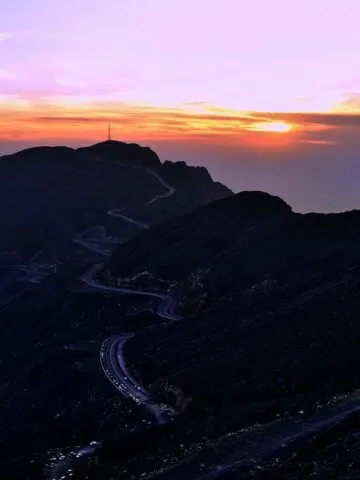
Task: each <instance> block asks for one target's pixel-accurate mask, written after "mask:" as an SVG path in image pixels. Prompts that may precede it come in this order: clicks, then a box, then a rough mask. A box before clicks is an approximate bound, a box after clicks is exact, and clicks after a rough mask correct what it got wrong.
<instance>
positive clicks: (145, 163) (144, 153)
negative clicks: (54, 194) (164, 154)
mask: <svg viewBox="0 0 360 480" xmlns="http://www.w3.org/2000/svg"><path fill="white" fill-rule="evenodd" d="M77 151H78V152H79V153H83V154H86V155H92V156H94V157H98V159H103V160H110V161H118V162H122V163H125V164H128V165H136V166H140V167H146V168H153V169H156V168H158V167H161V162H160V159H159V157H158V156H157V155H156V153H155V152H154V151H153V150H151V149H150V148H149V147H142V146H140V145H137V144H136V143H125V142H118V141H115V140H108V141H106V142H101V143H97V144H95V145H92V146H90V147H83V148H79V149H78V150H77Z"/></svg>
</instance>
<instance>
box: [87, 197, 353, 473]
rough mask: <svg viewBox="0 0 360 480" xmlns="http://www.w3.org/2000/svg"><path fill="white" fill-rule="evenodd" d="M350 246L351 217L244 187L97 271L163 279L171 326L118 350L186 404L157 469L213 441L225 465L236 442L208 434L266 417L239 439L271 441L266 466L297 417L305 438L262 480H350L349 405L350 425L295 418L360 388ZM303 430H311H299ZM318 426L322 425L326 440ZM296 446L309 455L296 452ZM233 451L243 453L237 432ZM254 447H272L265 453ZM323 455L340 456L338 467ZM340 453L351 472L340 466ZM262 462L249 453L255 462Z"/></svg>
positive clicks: (162, 445) (192, 466)
mask: <svg viewBox="0 0 360 480" xmlns="http://www.w3.org/2000/svg"><path fill="white" fill-rule="evenodd" d="M359 241H360V212H358V211H353V212H347V213H343V214H334V215H321V214H308V215H300V214H295V213H293V212H292V211H291V209H290V207H288V206H287V205H286V204H285V203H284V202H283V201H282V200H281V199H278V198H276V197H271V196H269V195H267V194H263V193H260V192H244V193H241V194H239V195H236V196H234V197H232V198H229V199H225V200H220V201H217V202H215V203H213V204H211V205H209V206H206V207H204V208H201V209H199V210H197V211H195V212H193V213H190V214H188V215H186V216H184V217H182V218H181V219H178V220H174V221H172V222H168V223H166V224H163V225H161V226H159V227H156V228H154V229H152V230H150V231H148V232H144V233H143V234H141V235H139V236H138V237H136V238H135V239H134V240H133V241H132V242H130V243H129V244H127V245H124V246H122V247H120V249H119V251H118V253H117V255H116V257H114V258H113V259H112V260H111V261H110V262H109V264H108V265H109V268H111V269H112V271H113V273H114V276H115V277H117V278H124V277H127V278H128V277H131V276H133V275H135V274H137V273H139V272H143V271H149V272H150V273H151V274H153V276H154V277H155V278H161V279H163V280H164V279H167V280H168V285H169V286H170V288H172V289H174V290H175V291H177V293H178V295H179V296H180V297H181V311H182V313H183V314H184V316H185V318H184V320H183V321H182V322H179V323H175V324H173V325H171V326H168V327H167V328H166V329H163V330H162V331H160V332H159V331H153V332H152V331H147V332H146V333H144V334H142V333H141V332H140V333H139V334H138V335H137V336H136V338H135V339H134V340H133V342H132V343H131V344H127V345H126V346H125V353H126V356H127V358H128V359H129V361H130V362H132V363H134V364H135V366H136V370H137V371H138V372H141V378H142V381H143V382H144V384H145V385H146V386H149V387H150V388H154V389H155V390H156V391H157V392H159V391H160V392H163V395H164V398H167V399H168V398H169V395H170V394H169V393H166V392H174V391H176V392H181V396H182V397H183V398H190V399H191V401H190V402H189V403H188V404H187V407H186V408H185V410H184V411H183V413H182V416H181V420H179V424H178V425H177V430H176V439H175V437H171V436H170V437H168V438H167V440H166V441H165V440H164V441H163V442H161V440H159V439H157V442H158V448H159V449H162V451H163V453H164V455H165V454H166V455H167V456H168V457H167V458H168V460H167V461H168V462H171V457H172V458H173V459H174V458H177V459H178V458H179V457H182V454H181V448H180V447H179V444H180V443H181V444H182V445H186V449H190V450H191V448H190V447H189V446H191V445H192V446H193V448H195V445H196V446H197V447H196V448H203V447H204V446H205V445H209V444H211V443H212V442H215V444H216V448H215V452H217V460H216V461H217V462H218V463H217V464H218V465H222V463H221V462H223V463H224V465H226V462H227V460H226V458H227V457H226V454H229V455H230V453H229V452H231V455H230V457H231V458H232V462H234V461H235V463H236V455H238V454H239V453H241V452H244V448H245V447H244V443H241V442H240V440H239V442H240V443H239V444H238V445H236V443H235V444H234V443H233V444H232V445H231V448H230V447H229V446H226V447H225V444H226V442H225V440H224V441H221V438H224V437H223V436H224V435H226V434H228V433H230V432H232V433H234V432H238V431H239V430H240V429H241V428H244V427H249V426H252V425H255V424H258V423H261V424H265V425H267V424H268V422H271V421H275V420H277V421H279V424H276V425H278V426H277V427H276V428H275V430H274V429H272V430H271V431H270V433H269V432H267V430H266V429H265V431H264V432H263V434H262V435H260V436H259V435H258V437H259V438H260V440H259V438H258V437H256V438H255V437H254V438H251V437H249V441H250V442H251V441H253V442H255V443H254V444H255V445H256V442H257V441H259V442H260V444H261V442H264V441H265V440H266V441H267V442H270V443H269V445H271V442H272V441H273V443H272V446H273V447H274V445H275V447H274V449H273V450H274V452H273V456H272V457H271V455H270V454H269V457H270V460H268V461H269V462H270V463H271V460H275V458H276V457H278V456H281V455H282V452H283V447H284V446H286V445H288V444H289V446H288V450H286V451H284V452H285V453H286V454H288V458H291V455H292V454H293V453H294V452H296V451H297V450H296V449H297V448H299V445H298V443H299V442H296V441H295V439H299V437H298V436H296V435H295V437H294V436H292V435H294V434H293V433H290V432H293V431H294V430H293V429H294V428H295V426H296V425H298V427H296V428H298V430H299V431H301V429H302V428H303V427H301V425H302V422H303V425H304V427H305V426H306V427H307V430H308V431H310V433H309V435H308V437H309V438H308V437H306V436H303V437H301V439H302V440H304V442H305V446H304V445H302V444H301V448H304V449H305V450H303V451H302V452H299V455H300V453H301V455H302V457H301V458H302V460H301V461H300V460H299V461H298V462H297V460H296V457H294V458H293V459H292V460H291V461H289V462H290V463H288V462H285V463H283V464H281V468H282V469H283V470H281V468H280V466H279V465H278V464H277V466H276V468H275V467H271V468H270V467H269V469H268V470H266V472H265V473H263V475H264V476H263V477H262V478H270V474H271V475H272V473H271V472H273V469H274V468H275V471H274V472H275V473H273V475H274V477H271V478H279V477H278V476H277V475H279V474H280V473H279V471H280V472H282V473H281V474H282V475H285V471H286V472H287V473H289V475H290V474H292V475H293V474H295V475H299V476H298V477H296V478H300V474H303V475H305V477H304V478H307V477H306V475H308V474H310V473H313V472H314V471H315V472H316V471H317V469H318V471H317V473H319V472H320V473H321V472H322V474H323V475H325V473H326V472H328V470H327V469H328V468H330V470H329V471H331V472H332V473H331V474H332V475H333V476H332V477H331V478H344V476H343V475H345V473H346V472H347V470H349V469H350V470H352V471H353V472H358V474H359V471H360V464H359V462H358V460H356V462H355V461H354V455H352V454H351V448H350V447H349V448H348V447H346V449H345V450H344V448H343V442H345V444H346V445H348V443H346V442H350V440H349V438H348V437H349V436H350V437H351V438H353V445H358V441H357V440H356V438H357V437H354V436H353V435H354V433H356V432H358V430H357V427H356V425H359V418H358V417H357V413H356V409H357V408H359V406H360V404H359V401H358V400H357V402H358V403H357V404H356V405H357V407H355V413H353V414H352V417H351V421H350V420H343V419H342V417H341V422H342V423H340V425H338V424H339V422H340V420H339V418H340V417H337V416H336V414H335V413H331V412H329V413H324V415H325V416H329V418H330V420H329V424H328V423H326V422H323V421H321V422H318V423H316V420H308V418H309V416H310V414H314V413H315V412H317V411H318V409H319V408H320V409H321V408H322V407H323V406H325V405H327V404H328V403H329V402H330V403H331V402H333V401H334V399H335V398H338V397H339V396H341V395H345V396H346V395H348V394H350V393H353V392H355V391H356V389H357V388H359V385H360V381H359V377H358V371H357V370H358V368H357V367H358V364H359V360H360V354H359V342H360V324H359V313H360V296H359V291H360V249H359ZM137 281H138V280H137ZM170 397H171V395H170ZM355 402H356V400H355ZM326 408H329V407H326ZM342 408H344V409H345V410H346V408H347V407H345V406H343V407H342ZM352 408H354V405H353V404H352ZM299 412H300V413H299ZM335 412H337V410H335ZM337 413H338V412H337ZM288 417H290V420H287V422H288V423H284V422H285V420H284V419H285V418H288ZM345 417H346V415H345ZM292 418H293V419H292ZM332 418H333V422H332ZM344 422H345V423H344ZM349 422H350V424H351V429H350V428H349ZM325 424H326V429H325V427H324V425H325ZM269 425H270V424H269ZM309 425H310V427H311V425H315V427H314V429H313V430H311V428H310V430H309ZM317 425H320V426H319V430H321V431H320V432H317V428H318V427H317ZM264 428H265V427H264ZM269 428H270V427H269ZM324 429H325V430H326V432H327V431H328V430H329V429H330V433H329V435H328V436H327V435H326V434H325V433H324V431H323V430H324ZM279 432H280V433H279ZM281 432H282V433H281ZM236 435H238V434H236ZM239 435H240V434H239ZM244 435H245V434H244ZM271 435H273V437H271ZM281 435H282V436H281ZM356 435H358V434H357V433H356ZM169 438H172V440H170V441H169ZM315 438H316V439H317V438H319V441H318V443H317V442H316V441H315ZM344 438H345V440H341V439H344ZM272 439H273V440H272ZM274 439H277V443H276V442H275V440H274ZM309 440H311V441H312V442H313V443H312V444H311V445H313V447H310V446H309V445H308V443H306V442H308V441H309ZM209 442H210V443H209ZM217 442H218V443H217ZM242 442H245V445H247V443H246V437H245V438H244V439H243V440H242ZM168 443H169V445H168ZM329 444H332V445H333V447H332V448H333V450H332V453H329V452H328V450H327V447H328V446H329ZM261 445H262V444H261ZM276 445H277V447H276ZM350 445H351V442H350ZM147 448H148V451H147V449H146V448H145V452H144V453H143V455H144V458H148V457H149V456H151V455H154V451H156V444H155V445H154V443H152V444H151V449H150V450H149V448H150V447H147ZM184 448H185V447H184ZM262 448H263V451H266V452H269V451H270V450H271V449H270V448H269V446H268V445H267V448H265V446H264V445H262ZM354 448H355V447H354ZM222 449H223V451H222ZM171 451H173V452H174V451H176V454H175V453H173V454H172V453H171ZM211 451H212V454H210V453H209V452H208V454H207V455H206V454H205V453H204V454H203V456H202V457H201V456H200V457H199V458H198V459H197V457H196V458H195V459H193V460H192V461H191V462H190V463H185V467H179V474H178V476H176V475H177V474H176V472H177V470H176V469H175V470H174V471H172V472H171V473H169V475H168V476H166V475H165V476H164V478H172V479H173V478H217V476H216V475H215V476H208V477H206V476H204V477H201V476H199V475H200V471H201V470H203V469H204V468H205V467H204V464H205V465H207V466H209V465H211V462H214V461H215V460H214V458H216V454H215V453H214V448H213V449H212V450H211ZM259 451H260V450H259ZM179 452H180V453H179ZM221 452H222V453H221ZM334 452H338V455H339V457H341V460H339V461H338V462H336V461H335V460H334V458H333V457H332V455H333V454H334ZM346 452H348V453H346ZM349 452H350V453H349ZM188 455H189V454H188ZM214 455H215V457H214ZM347 456H348V457H349V458H351V459H352V460H351V462H352V463H351V462H350V460H349V462H350V463H351V465H350V463H347V461H346V460H344V458H345V459H346V458H347ZM183 457H186V455H184V456H183ZM234 459H235V460H234ZM262 460H264V458H262V457H261V455H260V456H259V458H258V463H259V464H261V463H262ZM249 461H250V457H249V458H248V462H249ZM112 462H114V463H115V467H114V465H113V464H111V462H110V464H107V465H106V467H105V468H106V469H107V471H111V472H113V471H114V470H112V468H113V467H114V468H115V470H116V460H114V458H113V459H112ZM219 462H220V463H219ZM229 462H230V461H229ZM230 463H231V462H230ZM201 464H203V467H201ZM275 464H276V462H275ZM186 465H187V467H186ZM329 465H330V467H329ZM349 465H350V466H351V468H350V466H349ZM181 468H182V470H181ZM209 468H210V467H209ZM242 468H244V465H242ZM109 469H110V470H109ZM279 469H280V470H279ZM358 469H359V470H358ZM205 470H206V469H205ZM104 471H105V470H102V469H100V472H101V473H104ZM234 471H236V468H235V470H234ZM100 472H98V474H99V475H100ZM276 472H277V473H276ZM309 472H310V473H309ZM227 473H228V474H229V475H230V474H231V473H233V474H234V475H235V476H233V477H231V478H249V475H250V473H251V475H254V476H259V478H260V476H261V474H262V473H261V470H257V469H255V470H254V471H253V469H252V466H251V462H250V466H249V465H248V468H245V471H244V472H243V474H244V477H239V476H237V475H240V473H239V472H238V473H237V474H236V472H235V473H234V472H232V471H230V470H229V471H228V472H227ZM219 475H220V474H219ZM198 476H199V477H198ZM290 477H291V475H290ZM290 477H289V478H290ZM90 478H92V477H90ZM94 478H95V477H94ZM99 478H100V477H99ZM104 478H108V477H106V476H105V477H104ZM119 478H120V477H119ZM226 478H228V477H226ZM229 478H230V477H229ZM281 478H282V477H281ZM284 478H287V477H285V476H284ZM291 478H294V477H291ZM301 478H303V477H301ZM321 478H322V477H321ZM327 478H330V477H327ZM354 478H358V477H354Z"/></svg>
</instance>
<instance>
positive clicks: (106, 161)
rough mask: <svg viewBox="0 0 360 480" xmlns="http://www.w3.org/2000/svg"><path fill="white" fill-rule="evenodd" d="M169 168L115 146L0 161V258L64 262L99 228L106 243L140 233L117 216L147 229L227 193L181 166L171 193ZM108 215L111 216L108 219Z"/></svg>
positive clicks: (146, 154) (41, 151)
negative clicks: (7, 254)
mask: <svg viewBox="0 0 360 480" xmlns="http://www.w3.org/2000/svg"><path fill="white" fill-rule="evenodd" d="M172 168H175V170H176V168H177V167H176V165H174V167H172V165H171V163H170V162H166V163H165V164H163V163H161V161H160V160H159V158H158V156H157V155H156V153H155V152H153V151H152V150H151V149H150V148H148V147H141V146H139V145H136V144H127V143H123V142H116V141H109V142H103V143H99V144H96V145H93V146H90V147H85V148H79V149H77V150H75V149H71V148H68V147H36V148H30V149H27V150H24V151H21V152H18V153H16V154H13V155H8V156H5V157H1V158H0V175H1V179H2V180H1V181H0V199H1V202H2V205H3V208H2V209H1V213H0V221H1V225H2V232H3V233H2V236H1V239H0V251H1V250H2V251H9V250H10V251H12V250H16V251H17V252H18V253H19V254H20V256H23V257H24V259H29V258H31V256H32V255H33V254H34V253H36V252H37V251H38V250H39V249H42V250H43V252H42V259H43V260H44V261H45V260H46V261H48V262H54V261H57V260H59V261H62V262H64V261H65V260H64V258H60V259H59V258H58V252H59V250H61V249H63V248H64V246H65V248H66V249H67V250H68V246H67V245H68V244H69V242H70V243H71V242H72V240H73V239H74V238H76V237H77V236H78V235H79V234H81V233H82V232H85V231H86V230H87V229H90V228H94V227H99V226H102V227H103V229H102V232H104V238H106V236H112V237H121V238H123V237H131V236H133V235H134V234H136V233H138V231H139V225H137V226H136V224H135V225H134V224H131V222H127V221H126V220H125V221H124V218H122V217H120V216H116V211H120V209H124V211H123V212H121V215H127V214H128V215H130V216H131V215H135V214H137V218H138V219H139V220H141V219H142V220H143V223H144V224H146V225H149V226H150V225H153V224H156V223H158V222H161V221H163V220H165V219H169V218H172V217H174V216H177V215H181V214H183V213H184V212H187V211H190V210H191V209H193V208H195V207H198V206H200V205H203V204H205V203H207V202H209V201H211V200H213V199H216V198H221V197H223V196H227V195H231V193H232V192H231V191H230V190H229V189H227V188H226V187H224V186H223V185H221V184H218V183H215V182H213V181H212V179H211V177H210V175H209V174H207V172H206V174H205V175H203V179H199V176H198V169H197V168H195V167H188V166H187V165H186V164H183V175H182V177H181V178H179V179H178V180H177V181H175V184H174V187H173V186H172V185H169V184H168V177H169V178H170V177H171V179H174V178H173V177H174V176H171V173H170V174H169V172H171V171H172ZM193 177H194V179H196V180H195V181H194V180H193ZM174 180H175V179H174ZM112 210H115V215H114V216H112V215H109V214H108V212H111V211H112ZM125 210H126V211H125ZM45 232H46V241H45V240H44V234H45ZM45 244H46V245H45ZM107 246H108V247H109V245H107ZM110 247H111V246H110ZM110 247H109V248H110ZM110 250H111V251H112V249H111V248H110Z"/></svg>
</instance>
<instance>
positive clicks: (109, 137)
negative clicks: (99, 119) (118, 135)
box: [108, 124, 111, 142]
mask: <svg viewBox="0 0 360 480" xmlns="http://www.w3.org/2000/svg"><path fill="white" fill-rule="evenodd" d="M110 140H111V125H110V124H109V125H108V141H109V142H110Z"/></svg>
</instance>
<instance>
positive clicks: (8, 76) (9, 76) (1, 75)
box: [0, 68, 24, 80]
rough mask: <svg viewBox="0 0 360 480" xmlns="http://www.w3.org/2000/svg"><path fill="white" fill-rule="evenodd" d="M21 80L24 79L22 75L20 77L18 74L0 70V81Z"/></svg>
mask: <svg viewBox="0 0 360 480" xmlns="http://www.w3.org/2000/svg"><path fill="white" fill-rule="evenodd" d="M21 78H24V77H23V75H20V74H19V73H16V72H12V71H10V70H5V69H3V68H0V80H1V79H5V80H19V79H21Z"/></svg>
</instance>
